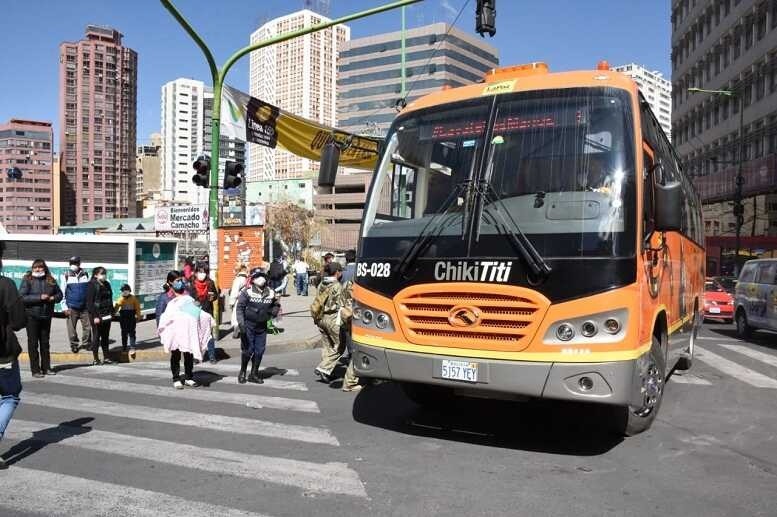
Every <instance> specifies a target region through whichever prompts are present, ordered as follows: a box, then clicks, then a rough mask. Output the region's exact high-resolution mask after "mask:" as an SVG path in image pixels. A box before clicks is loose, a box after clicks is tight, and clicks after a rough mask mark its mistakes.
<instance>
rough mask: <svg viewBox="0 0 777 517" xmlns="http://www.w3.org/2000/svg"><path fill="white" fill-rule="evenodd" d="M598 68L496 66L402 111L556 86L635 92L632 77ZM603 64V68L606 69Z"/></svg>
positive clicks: (427, 96) (425, 97) (406, 111)
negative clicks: (474, 79)
mask: <svg viewBox="0 0 777 517" xmlns="http://www.w3.org/2000/svg"><path fill="white" fill-rule="evenodd" d="M599 66H600V67H602V68H604V69H597V70H577V71H569V72H554V73H550V72H549V70H548V67H547V65H546V64H545V63H530V64H527V65H517V66H512V67H505V68H497V69H494V70H491V71H490V72H488V73H487V74H485V76H484V82H482V83H476V84H471V85H467V86H460V87H457V88H443V89H442V90H440V91H437V92H433V93H430V94H428V95H425V96H423V97H421V98H419V99H416V100H415V101H413V102H411V103H409V104H408V105H407V106H406V107H405V109H404V110H402V114H405V113H410V112H412V111H415V110H419V109H423V108H429V107H432V106H438V105H441V104H448V103H451V102H457V101H463V100H468V99H476V98H478V97H483V96H490V95H495V94H500V93H512V92H526V91H535V90H552V89H559V88H585V87H602V86H608V87H611V88H620V89H623V90H627V91H629V92H630V93H632V94H633V95H635V96H636V95H637V91H638V90H637V83H635V82H634V80H633V79H631V77H629V76H627V75H625V74H622V73H620V72H616V71H614V70H610V69H609V65H607V64H606V62H602V63H601V64H600V65H599ZM605 67H606V68H605Z"/></svg>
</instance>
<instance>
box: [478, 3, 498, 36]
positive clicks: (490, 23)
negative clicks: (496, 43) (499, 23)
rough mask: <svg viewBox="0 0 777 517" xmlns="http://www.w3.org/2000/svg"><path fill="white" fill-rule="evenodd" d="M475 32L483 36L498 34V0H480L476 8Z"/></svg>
mask: <svg viewBox="0 0 777 517" xmlns="http://www.w3.org/2000/svg"><path fill="white" fill-rule="evenodd" d="M475 32H477V33H478V34H480V35H481V36H483V35H484V34H485V33H488V35H489V36H491V37H493V36H494V35H495V34H496V0H478V5H477V8H476V9H475Z"/></svg>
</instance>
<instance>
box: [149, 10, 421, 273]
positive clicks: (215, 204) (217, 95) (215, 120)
mask: <svg viewBox="0 0 777 517" xmlns="http://www.w3.org/2000/svg"><path fill="white" fill-rule="evenodd" d="M160 1H161V2H162V5H163V6H164V7H165V9H167V10H168V11H169V12H170V14H171V15H172V16H173V18H175V20H176V21H177V22H178V23H179V24H180V25H181V27H183V29H184V30H185V31H186V33H187V34H188V35H189V36H190V37H191V38H192V40H194V42H195V43H196V44H197V46H198V47H200V50H202V53H203V54H204V55H205V59H206V60H207V61H208V66H209V68H210V75H211V79H212V81H213V114H212V116H211V147H210V149H211V153H210V154H211V161H210V196H209V203H208V212H209V217H210V228H211V231H213V230H215V229H216V228H218V213H219V199H218V181H219V144H220V136H221V135H220V131H221V91H222V89H223V86H224V81H225V79H226V76H227V72H229V70H230V68H232V65H234V64H235V62H236V61H237V60H238V59H240V58H241V57H243V56H245V55H247V54H249V53H251V52H253V51H254V50H260V49H262V48H264V47H268V46H270V45H274V44H276V43H281V42H284V41H287V40H290V39H294V38H298V37H300V36H305V35H306V34H311V33H313V32H318V31H320V30H323V29H327V28H329V27H334V26H335V25H340V24H343V23H347V22H350V21H353V20H358V19H359V18H365V17H367V16H372V15H373V14H378V13H382V12H384V11H389V10H391V9H397V8H399V7H403V8H404V7H406V6H408V5H411V4H415V3H418V2H421V1H422V0H398V1H395V2H393V3H390V4H384V5H381V6H378V7H374V8H372V9H367V10H365V11H360V12H358V13H353V14H349V15H347V16H343V17H342V18H338V19H336V20H331V21H328V22H325V23H318V24H316V25H313V26H311V27H306V28H304V29H300V30H296V31H292V32H287V33H284V34H279V35H278V36H274V37H272V38H269V39H266V40H264V41H260V42H258V43H255V44H253V45H249V46H247V47H244V48H242V49H240V50H238V51H237V52H235V53H234V54H232V55H231V56H230V57H229V59H227V61H226V62H225V63H224V64H223V65H222V66H221V68H219V67H218V66H217V65H216V60H215V58H214V57H213V53H212V52H211V51H210V49H209V48H208V46H207V45H206V44H205V41H204V40H203V39H202V37H201V36H200V35H199V34H198V33H197V31H195V30H194V28H193V27H192V26H191V24H189V22H188V21H187V20H186V18H184V17H183V15H182V14H181V13H180V11H178V9H177V8H176V7H175V5H173V0H160ZM210 258H211V260H214V256H211V257H210ZM215 265H216V264H215V263H214V264H213V265H212V266H211V269H213V270H215V269H216V267H214V266H215Z"/></svg>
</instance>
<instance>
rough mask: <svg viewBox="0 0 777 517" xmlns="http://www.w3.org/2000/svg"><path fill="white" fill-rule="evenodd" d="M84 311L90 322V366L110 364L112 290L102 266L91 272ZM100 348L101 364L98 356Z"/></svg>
mask: <svg viewBox="0 0 777 517" xmlns="http://www.w3.org/2000/svg"><path fill="white" fill-rule="evenodd" d="M86 310H87V311H88V312H89V318H90V319H91V322H92V356H93V357H94V361H93V362H92V364H94V365H99V364H111V363H113V361H111V359H110V358H109V357H108V338H109V336H110V333H111V320H112V319H113V290H112V289H111V284H110V283H109V282H108V275H107V271H106V270H105V268H104V267H102V266H97V267H96V268H94V269H93V270H92V279H91V280H90V281H89V284H88V287H87V289H86ZM101 347H102V349H103V360H102V362H100V354H99V350H100V348H101Z"/></svg>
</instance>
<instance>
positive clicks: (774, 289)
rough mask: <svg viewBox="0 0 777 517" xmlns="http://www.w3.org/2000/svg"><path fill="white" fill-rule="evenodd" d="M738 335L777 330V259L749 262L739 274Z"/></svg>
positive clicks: (737, 301) (746, 335)
mask: <svg viewBox="0 0 777 517" xmlns="http://www.w3.org/2000/svg"><path fill="white" fill-rule="evenodd" d="M734 306H735V310H736V312H735V318H736V323H737V335H738V336H739V337H741V338H746V337H749V336H750V335H751V334H752V332H753V330H757V329H767V330H774V331H777V259H760V260H751V261H749V262H747V263H746V264H745V265H744V267H743V268H742V272H741V273H740V274H739V281H738V282H737V288H736V294H735V296H734Z"/></svg>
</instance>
